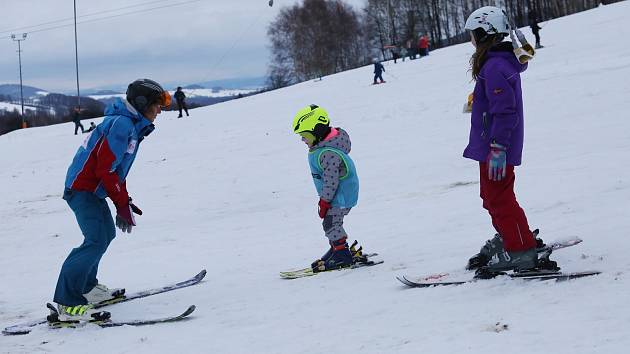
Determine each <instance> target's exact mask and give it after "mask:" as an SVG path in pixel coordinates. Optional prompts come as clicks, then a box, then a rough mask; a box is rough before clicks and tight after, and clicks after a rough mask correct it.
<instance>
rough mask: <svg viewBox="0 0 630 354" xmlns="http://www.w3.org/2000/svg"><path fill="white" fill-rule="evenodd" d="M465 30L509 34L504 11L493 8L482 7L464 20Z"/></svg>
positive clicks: (508, 24) (508, 25)
mask: <svg viewBox="0 0 630 354" xmlns="http://www.w3.org/2000/svg"><path fill="white" fill-rule="evenodd" d="M464 28H465V29H467V30H470V31H474V30H476V29H478V28H481V29H482V30H484V31H485V32H486V33H487V34H506V35H509V34H510V23H509V22H508V17H507V14H506V13H505V11H503V10H502V9H500V8H498V7H494V6H484V7H482V8H479V9H477V10H475V11H473V13H471V14H470V16H468V19H467V20H466V26H465V27H464Z"/></svg>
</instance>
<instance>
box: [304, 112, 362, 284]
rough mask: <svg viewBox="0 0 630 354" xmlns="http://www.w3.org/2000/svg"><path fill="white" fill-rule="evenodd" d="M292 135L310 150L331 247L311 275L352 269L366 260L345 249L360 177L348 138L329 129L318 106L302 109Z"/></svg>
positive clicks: (326, 118)
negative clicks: (348, 217) (345, 224)
mask: <svg viewBox="0 0 630 354" xmlns="http://www.w3.org/2000/svg"><path fill="white" fill-rule="evenodd" d="M293 132H294V133H296V134H299V135H300V136H301V137H302V141H303V142H304V143H306V145H307V146H308V147H309V153H308V162H309V166H310V168H311V175H312V176H313V182H314V183H315V189H316V190H317V193H318V195H319V203H318V207H319V208H318V214H319V217H320V218H322V219H323V222H322V225H323V228H324V233H325V235H326V237H327V238H328V241H329V244H330V248H329V249H328V251H327V252H326V253H325V254H324V255H323V256H322V258H321V259H318V260H316V261H315V262H313V264H312V265H311V268H312V269H313V271H314V272H321V271H326V270H331V269H338V268H344V267H348V266H351V265H352V264H353V263H354V262H357V261H366V260H367V259H364V257H363V256H360V255H359V254H355V253H354V252H355V251H354V250H353V249H350V248H349V247H348V243H347V242H346V241H347V238H348V234H347V233H346V230H344V228H343V218H344V216H346V215H348V213H349V212H350V209H351V208H352V207H354V206H355V205H356V204H357V201H358V198H359V178H358V176H357V171H356V168H355V166H354V162H353V161H352V159H351V158H350V156H349V155H348V154H349V153H350V137H349V136H348V133H346V131H345V130H343V129H341V128H331V127H330V119H329V118H328V113H327V112H326V111H325V110H324V109H323V108H321V107H318V106H317V105H314V104H312V105H310V106H307V107H305V108H303V109H301V110H300V111H299V112H298V113H297V114H296V115H295V118H294V119H293Z"/></svg>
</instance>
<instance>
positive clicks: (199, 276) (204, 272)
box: [195, 269, 208, 280]
mask: <svg viewBox="0 0 630 354" xmlns="http://www.w3.org/2000/svg"><path fill="white" fill-rule="evenodd" d="M206 274H208V271H207V270H205V269H202V270H201V272H199V273H198V274H197V275H195V278H198V279H199V280H201V279H203V278H205V277H206Z"/></svg>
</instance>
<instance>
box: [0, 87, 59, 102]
mask: <svg viewBox="0 0 630 354" xmlns="http://www.w3.org/2000/svg"><path fill="white" fill-rule="evenodd" d="M22 89H23V91H24V98H25V99H26V98H35V97H38V96H43V95H47V94H48V91H46V90H42V89H40V88H38V87H33V86H22ZM0 95H4V96H11V97H13V98H15V99H19V98H20V85H17V84H0Z"/></svg>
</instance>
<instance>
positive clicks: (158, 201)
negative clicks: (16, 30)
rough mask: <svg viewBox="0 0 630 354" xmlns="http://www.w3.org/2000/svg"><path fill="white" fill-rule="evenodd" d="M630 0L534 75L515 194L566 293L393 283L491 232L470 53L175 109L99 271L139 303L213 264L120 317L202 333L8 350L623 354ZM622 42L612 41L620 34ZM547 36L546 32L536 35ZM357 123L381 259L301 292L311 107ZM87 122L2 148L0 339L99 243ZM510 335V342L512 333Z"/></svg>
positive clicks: (628, 283)
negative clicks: (92, 231) (81, 155)
mask: <svg viewBox="0 0 630 354" xmlns="http://www.w3.org/2000/svg"><path fill="white" fill-rule="evenodd" d="M629 16H630V2H622V3H618V4H615V5H609V6H605V7H601V8H598V9H595V10H592V11H588V12H584V13H580V14H577V15H574V16H570V17H565V18H561V19H558V20H555V21H552V22H550V23H549V24H548V25H547V26H546V27H544V29H543V31H542V32H541V35H542V39H543V44H545V45H547V47H546V48H545V49H542V50H540V51H539V54H538V55H537V57H536V58H535V59H534V61H533V62H532V64H531V65H530V67H529V70H528V71H527V72H526V73H525V74H524V75H523V86H524V87H523V89H524V100H525V104H526V109H525V114H526V118H525V119H526V142H525V151H524V164H523V166H521V167H520V168H518V170H517V175H518V177H517V195H518V196H519V200H520V202H521V204H522V206H523V207H524V209H525V211H526V213H527V215H528V218H529V221H530V223H531V225H532V226H533V227H540V228H541V229H542V234H541V235H542V236H543V237H544V238H545V239H547V240H553V239H558V238H565V237H567V236H572V235H579V236H581V237H582V238H583V239H584V242H583V244H581V245H579V246H576V247H573V248H570V249H567V250H563V251H560V252H558V253H557V254H555V255H554V258H555V259H556V260H557V261H558V262H559V263H560V264H561V265H562V266H563V268H564V270H567V271H572V270H586V269H599V270H602V271H604V274H602V275H600V276H597V277H592V278H586V279H581V280H577V281H571V282H565V283H549V282H538V283H522V282H518V281H505V280H492V281H487V282H482V283H477V284H470V285H464V286H460V287H444V288H434V289H405V288H403V286H402V285H400V284H399V283H398V282H397V281H396V280H395V279H394V277H395V276H396V275H399V274H410V275H422V274H429V273H434V272H440V271H449V270H456V269H460V268H461V267H463V265H464V264H465V262H466V260H467V259H468V257H469V256H470V255H472V254H473V253H475V252H477V251H478V249H479V247H480V246H481V245H482V243H483V242H484V241H485V239H487V238H488V237H490V236H491V235H492V233H493V230H492V226H491V225H490V222H489V217H488V216H487V215H486V213H485V211H484V210H483V209H482V208H481V200H480V199H479V197H478V194H479V192H478V188H479V186H478V182H477V181H478V176H477V166H476V164H475V163H474V162H473V161H470V160H466V159H463V158H462V157H461V153H462V151H463V148H464V147H465V145H466V142H467V136H468V128H469V116H468V115H464V114H462V113H461V109H462V105H463V103H464V101H465V99H466V95H467V94H468V92H470V91H471V90H472V83H471V82H470V79H469V74H468V73H467V63H468V58H469V56H470V54H471V52H472V47H471V46H470V44H464V45H460V46H455V47H450V48H446V49H443V50H438V51H435V52H432V53H431V55H430V56H429V57H427V58H424V59H421V60H415V61H411V62H410V61H407V62H405V63H399V64H396V65H394V64H393V63H388V64H387V65H386V70H387V71H386V74H385V78H386V80H388V83H387V84H385V85H378V86H371V85H370V82H371V79H372V77H371V75H372V74H371V73H372V68H371V67H365V68H360V69H357V70H354V71H350V72H345V73H341V74H338V75H335V76H330V77H325V78H324V80H323V81H319V82H312V81H311V82H306V83H303V84H299V85H296V86H293V87H290V88H286V89H283V90H277V91H273V92H269V93H266V94H261V95H256V96H252V97H248V98H244V99H242V100H237V101H230V102H227V103H223V104H220V105H214V106H211V107H205V108H201V109H198V110H195V115H194V117H190V118H189V119H176V116H175V114H176V113H174V112H167V113H164V114H163V115H161V116H160V117H159V118H158V119H159V120H158V122H157V125H158V127H157V129H156V131H155V132H154V133H153V134H152V135H151V136H150V137H149V138H147V139H146V140H145V141H144V142H143V145H142V147H141V151H140V153H139V155H138V158H137V160H136V162H135V165H134V170H133V171H132V172H131V174H130V177H129V179H128V183H127V184H128V187H129V190H130V192H131V195H132V196H133V197H134V201H136V202H137V204H138V205H139V206H140V207H141V208H142V209H143V210H144V213H145V215H143V216H141V217H138V223H139V225H138V227H137V228H136V229H134V232H133V233H132V234H131V235H122V234H119V235H118V237H117V239H116V240H115V241H114V242H113V243H112V245H111V246H110V249H109V250H108V253H107V254H106V256H105V257H104V259H103V261H102V262H101V266H100V277H99V280H100V281H101V282H103V283H106V284H108V285H110V286H126V287H127V288H128V289H129V290H130V291H132V290H134V289H140V288H143V287H147V286H152V285H160V284H162V283H165V282H170V281H172V280H178V279H180V278H184V277H187V276H189V275H192V274H194V273H196V272H197V271H198V270H200V269H201V268H203V267H205V268H207V269H208V271H209V274H208V277H207V280H206V281H205V282H204V283H202V284H200V285H198V286H195V287H192V288H188V289H185V290H180V291H178V292H171V293H168V294H163V295H160V296H155V297H151V298H147V299H144V300H138V301H135V302H130V303H126V304H121V305H118V306H115V307H112V308H111V311H112V312H113V313H114V316H116V317H118V318H120V319H133V318H141V317H150V316H158V315H164V314H170V313H172V312H173V313H174V312H178V311H181V310H183V309H185V308H186V307H187V306H188V305H189V304H196V305H197V306H198V309H197V311H196V312H195V314H194V315H193V318H192V319H191V320H190V321H185V322H182V323H178V324H169V325H159V326H151V327H139V328H112V329H96V328H84V329H81V330H74V331H73V330H59V331H51V330H48V329H46V328H39V329H37V330H35V331H34V332H33V333H31V334H30V335H28V336H23V337H0V352H3V353H5V352H6V353H33V352H44V351H45V352H59V353H86V352H92V353H105V352H108V353H173V352H178V353H432V354H433V353H505V352H509V353H571V354H577V353H626V352H627V348H628V346H629V345H630V339H629V338H628V335H627V334H628V331H629V329H630V307H629V306H628V305H627V304H628V293H629V291H630V279H629V276H628V274H629V272H630V257H628V254H630V249H629V248H630V247H629V243H628V230H629V229H630V212H629V211H628V203H629V201H630V180H629V178H628V176H629V173H630V168H629V167H628V165H627V162H628V151H629V149H630V141H629V140H628V134H629V133H628V131H629V129H630V120H628V113H627V102H628V97H629V94H630V82H629V81H628V77H630V48H629V47H628V46H626V45H621V44H620V43H619V41H616V40H614V39H613V38H620V39H621V40H622V41H623V40H624V39H625V38H628V37H630V29H629V28H628V26H627V23H626V22H627V19H628V18H629ZM613 33H614V35H611V34H613ZM527 34H528V35H530V33H529V32H527ZM309 103H317V104H319V105H321V106H323V107H325V108H326V109H327V110H328V111H329V113H330V115H331V118H332V120H333V123H334V124H335V125H337V126H342V127H344V128H345V129H347V130H348V131H349V133H350V134H351V137H352V140H353V149H352V156H353V158H354V160H355V162H356V164H357V168H358V170H359V175H360V178H361V196H360V202H359V205H358V206H357V207H356V208H355V209H354V210H353V211H352V212H351V214H350V215H349V216H348V217H347V219H346V227H347V231H348V232H349V234H350V237H351V238H357V239H359V240H360V241H361V243H362V244H363V245H364V247H365V248H366V250H368V251H376V252H379V253H380V254H381V256H382V258H383V259H384V260H385V264H383V265H379V266H377V267H372V268H364V269H359V270H356V271H344V272H335V273H329V274H323V275H319V276H317V277H314V278H308V279H300V280H293V281H284V280H281V279H280V278H279V277H278V271H281V270H286V269H290V268H295V267H300V266H305V265H307V264H310V262H311V261H313V260H314V259H315V258H317V257H319V256H321V254H323V253H324V251H325V248H326V240H325V239H324V237H323V233H322V231H321V222H320V219H319V218H318V217H317V215H316V201H317V198H316V195H315V192H314V188H313V186H312V182H311V181H310V176H309V172H308V166H307V162H306V148H305V146H304V145H303V143H301V142H300V140H299V138H298V137H297V136H295V135H293V134H292V132H291V129H290V123H291V119H292V117H293V114H294V113H295V111H297V110H298V109H299V108H301V107H302V106H303V105H306V104H309ZM72 130H73V129H72V125H71V124H66V125H60V126H54V127H45V128H33V129H28V130H24V131H16V132H12V133H10V134H6V135H3V136H0V151H1V152H2V153H1V154H0V166H2V169H0V180H1V181H2V183H0V195H2V199H1V200H0V220H2V227H1V228H0V279H2V283H1V286H0V327H6V326H8V325H11V324H14V323H16V322H21V321H24V320H26V319H32V318H37V317H40V316H42V315H43V314H44V313H45V308H44V303H45V302H46V301H50V299H51V297H52V293H53V290H54V286H55V283H56V279H57V275H58V270H59V267H60V265H61V263H62V262H63V260H64V258H65V257H66V255H67V253H68V251H69V250H70V249H71V248H72V247H74V246H76V245H78V244H79V243H80V242H81V240H82V236H81V235H80V231H79V229H78V227H77V225H76V223H75V220H74V217H73V215H72V213H71V212H70V210H69V208H68V207H67V205H66V204H65V203H64V201H63V200H61V198H60V196H61V192H62V189H63V180H64V176H65V172H66V168H67V166H68V164H69V162H70V160H71V158H72V156H73V154H74V152H75V149H76V148H77V146H78V145H79V144H80V143H81V139H83V137H81V136H74V135H72V133H71V131H72ZM497 322H500V323H501V324H507V325H508V329H507V330H506V331H501V332H497V331H495V329H496V328H497V327H496V325H495V324H496V323H497Z"/></svg>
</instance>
